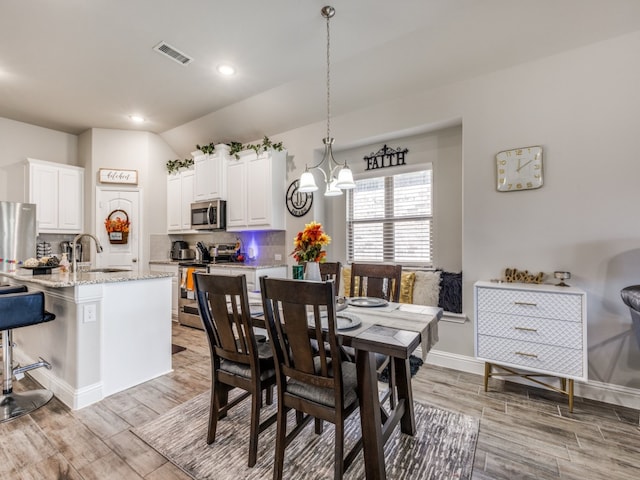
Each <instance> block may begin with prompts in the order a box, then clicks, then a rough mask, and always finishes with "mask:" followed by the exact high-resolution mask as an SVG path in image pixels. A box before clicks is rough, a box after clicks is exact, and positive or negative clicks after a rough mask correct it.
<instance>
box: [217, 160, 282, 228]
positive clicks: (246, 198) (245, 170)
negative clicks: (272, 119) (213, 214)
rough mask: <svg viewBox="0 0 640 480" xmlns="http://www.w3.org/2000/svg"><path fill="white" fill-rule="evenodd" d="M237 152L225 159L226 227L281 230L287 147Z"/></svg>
mask: <svg viewBox="0 0 640 480" xmlns="http://www.w3.org/2000/svg"><path fill="white" fill-rule="evenodd" d="M238 156H239V158H236V157H235V156H231V157H229V158H228V160H227V231H231V232H233V231H242V230H284V229H285V228H286V225H285V211H286V208H285V205H284V201H285V192H286V188H285V187H286V185H285V184H286V166H287V165H286V162H287V153H286V151H283V152H276V151H268V152H264V153H261V154H260V155H257V154H256V152H254V151H253V150H245V151H243V152H240V153H239V154H238Z"/></svg>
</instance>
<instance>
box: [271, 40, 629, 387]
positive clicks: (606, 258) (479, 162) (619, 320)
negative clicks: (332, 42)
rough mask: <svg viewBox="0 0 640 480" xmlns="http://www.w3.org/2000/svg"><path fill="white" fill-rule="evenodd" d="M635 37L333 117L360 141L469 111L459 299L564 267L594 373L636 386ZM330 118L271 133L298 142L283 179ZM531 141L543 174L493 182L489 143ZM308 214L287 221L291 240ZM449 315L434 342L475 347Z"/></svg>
mask: <svg viewBox="0 0 640 480" xmlns="http://www.w3.org/2000/svg"><path fill="white" fill-rule="evenodd" d="M638 51H640V32H636V33H634V34H630V35H626V36H623V37H619V38H616V39H612V40H609V41H606V42H602V43H598V44H594V45H591V46H588V47H585V48H580V49H577V50H574V51H570V52H567V53H564V54H561V55H557V56H553V57H549V58H545V59H542V60H539V61H536V62H532V63H527V64H523V65H520V66H517V67H514V68H510V69H507V70H502V71H499V72H495V73H492V74H490V75H486V76H482V77H479V78H476V79H472V80H469V81H465V82H461V83H457V84H453V85H449V86H446V87H443V88H439V89H437V90H433V91H426V92H424V93H423V94H422V95H418V96H412V97H407V98H403V99H400V100H398V101H395V102H390V103H385V104H380V105H374V106H372V107H371V108H368V109H366V110H362V111H357V112H352V113H351V114H349V115H345V116H341V117H336V118H334V119H333V121H332V131H333V132H334V136H335V137H336V144H337V145H350V144H351V145H357V144H362V142H363V141H366V139H370V138H376V137H381V136H386V137H387V138H388V137H389V135H396V133H395V132H403V131H406V130H416V129H418V130H419V129H425V130H428V129H433V130H437V126H438V125H440V124H442V123H444V124H447V123H449V122H451V121H452V120H455V119H462V126H463V137H462V138H463V141H462V144H463V153H462V158H463V162H462V179H463V234H462V242H463V247H462V249H463V257H462V270H463V274H464V308H465V312H466V313H467V315H469V316H470V317H471V318H473V313H474V312H473V289H472V287H473V283H474V282H475V281H477V280H483V279H490V278H496V277H500V276H501V275H502V273H503V271H504V268H505V267H516V268H519V269H527V270H530V271H536V272H537V271H544V272H547V273H548V274H550V275H551V274H552V272H553V271H555V270H568V271H570V272H572V276H573V277H572V279H571V281H570V283H571V284H572V285H575V286H579V287H581V288H583V289H584V290H586V291H587V293H588V319H589V335H588V338H589V377H590V379H592V380H597V381H600V382H604V383H611V384H616V385H622V386H626V387H632V388H638V387H640V375H639V373H638V372H639V371H640V347H639V346H638V345H637V344H636V343H635V341H634V340H633V338H632V336H631V335H630V330H629V329H630V327H631V321H630V317H629V313H628V310H627V309H626V307H625V306H624V304H623V303H622V301H621V300H620V295H619V292H620V289H621V288H623V287H625V286H627V285H632V284H638V283H640V222H638V221H637V218H638V216H639V215H640V213H639V212H638V206H639V205H640V187H639V185H638V179H640V159H639V158H638V153H637V152H638V140H637V138H638V112H640V95H638V93H637V91H638V85H640V56H638V55H637V52H638ZM322 127H323V126H322V124H320V123H319V124H315V125H312V126H308V127H304V128H300V129H297V130H293V131H289V132H286V133H283V134H282V135H280V136H278V137H277V140H278V141H284V144H285V145H286V147H287V148H288V149H289V152H290V154H292V156H293V158H292V163H291V165H290V166H289V180H291V179H293V178H295V177H297V176H299V175H300V173H301V172H302V170H303V168H304V162H305V161H308V160H306V159H308V158H309V157H310V156H311V155H312V154H313V150H312V149H313V148H317V146H318V144H319V143H320V139H321V138H322V137H323V128H322ZM397 135H399V133H398V134H397ZM274 138H275V137H274ZM529 145H541V146H542V147H543V149H544V172H545V173H544V174H545V179H544V186H543V187H542V188H541V189H538V190H532V191H525V192H510V193H498V192H497V191H496V190H495V166H494V161H495V160H494V158H495V154H496V153H497V152H499V151H501V150H505V149H509V148H515V147H522V146H529ZM289 219H290V220H291V217H290V218H289ZM309 219H311V217H308V218H302V219H299V220H293V221H290V222H289V223H288V231H287V238H288V240H287V241H289V240H290V239H292V238H293V235H294V234H295V232H297V231H298V230H299V229H300V228H301V227H303V226H304V223H305V221H308V220H309ZM551 281H553V279H551ZM441 326H442V328H441V334H440V342H439V345H438V348H439V349H440V350H444V351H447V352H451V353H454V354H461V355H469V356H473V324H472V323H471V322H467V323H466V324H463V325H458V324H441Z"/></svg>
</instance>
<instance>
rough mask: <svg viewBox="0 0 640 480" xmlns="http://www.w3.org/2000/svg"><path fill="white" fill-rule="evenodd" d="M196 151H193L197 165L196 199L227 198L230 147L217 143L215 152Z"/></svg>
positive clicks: (194, 196) (199, 200)
mask: <svg viewBox="0 0 640 480" xmlns="http://www.w3.org/2000/svg"><path fill="white" fill-rule="evenodd" d="M194 153H195V152H194ZM194 153H192V155H193V161H194V165H195V183H194V189H193V198H194V201H196V202H201V201H205V200H226V198H227V163H228V157H229V147H228V146H227V145H216V151H215V152H214V153H213V154H204V153H200V154H199V155H198V154H194Z"/></svg>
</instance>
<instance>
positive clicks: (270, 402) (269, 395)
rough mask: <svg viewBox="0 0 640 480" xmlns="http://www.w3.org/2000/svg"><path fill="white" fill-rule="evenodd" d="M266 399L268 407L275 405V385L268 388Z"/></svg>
mask: <svg viewBox="0 0 640 480" xmlns="http://www.w3.org/2000/svg"><path fill="white" fill-rule="evenodd" d="M265 397H266V401H267V405H273V385H271V386H270V387H269V388H267V390H266V392H265Z"/></svg>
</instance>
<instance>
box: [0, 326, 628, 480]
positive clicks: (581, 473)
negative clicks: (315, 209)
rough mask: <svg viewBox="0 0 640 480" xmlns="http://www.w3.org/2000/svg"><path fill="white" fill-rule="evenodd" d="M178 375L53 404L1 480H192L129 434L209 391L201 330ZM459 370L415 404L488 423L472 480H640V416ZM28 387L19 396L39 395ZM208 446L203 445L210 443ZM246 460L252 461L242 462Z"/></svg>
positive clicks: (9, 454) (17, 432)
mask: <svg viewBox="0 0 640 480" xmlns="http://www.w3.org/2000/svg"><path fill="white" fill-rule="evenodd" d="M173 336H174V340H173V343H175V344H177V345H182V346H185V347H187V349H186V350H185V351H183V352H180V353H177V354H176V355H174V356H173V367H174V371H173V372H172V373H171V374H168V375H164V376H162V377H160V378H157V379H155V380H153V381H150V382H147V383H145V384H142V385H139V386H137V387H134V388H131V389H129V390H126V391H124V392H121V393H118V394H116V395H113V396H111V397H109V398H107V399H105V400H103V401H101V402H99V403H97V404H95V405H92V406H89V407H87V408H84V409H82V410H78V411H70V410H69V409H68V408H66V407H65V406H64V405H62V404H61V403H60V402H59V401H57V400H56V399H55V398H54V399H53V400H52V401H51V402H49V404H47V405H46V406H45V407H43V408H41V409H39V410H37V411H36V412H33V413H32V414H31V415H27V416H24V417H21V418H19V419H16V420H13V421H11V422H6V423H3V424H0V479H2V480H4V479H7V480H8V479H11V480H16V479H21V480H43V479H46V480H48V479H56V480H66V479H72V480H76V479H87V480H89V479H91V480H93V479H100V480H109V479H114V480H116V479H117V480H123V479H124V480H130V479H131V480H135V479H147V480H170V479H171V480H175V479H179V480H184V479H188V478H189V477H187V476H186V475H185V474H184V473H182V472H181V471H180V470H178V469H177V468H176V467H174V466H173V465H172V464H171V463H169V462H167V461H166V460H165V459H164V458H163V457H162V456H160V455H159V454H157V453H156V452H155V451H154V450H152V449H151V448H149V447H148V446H147V445H146V444H145V443H144V442H142V441H140V440H139V439H138V438H137V437H136V436H135V435H133V434H132V433H131V432H130V429H131V428H132V427H135V426H137V425H141V424H143V423H145V422H147V421H149V420H151V419H153V418H155V417H157V416H158V415H160V414H162V413H164V412H166V411H167V410H169V409H171V408H173V407H175V406H176V405H179V404H180V403H183V402H185V401H187V400H189V399H190V398H192V397H194V396H195V395H197V394H199V393H201V392H203V391H205V390H207V389H208V388H209V381H210V380H209V379H210V374H209V349H208V346H207V343H206V339H205V336H204V333H203V332H201V331H200V330H195V329H191V328H188V327H182V326H179V325H174V328H173ZM490 386H491V388H490V391H489V392H487V393H485V392H484V389H483V387H482V378H481V377H480V376H478V375H472V374H468V373H462V372H458V371H455V370H448V369H445V368H439V367H433V366H429V365H425V366H423V367H422V368H421V369H420V371H419V372H418V374H417V375H416V376H415V378H414V383H413V388H414V398H415V399H416V400H417V401H422V402H425V403H431V404H433V405H436V406H439V407H441V408H446V409H449V410H454V411H458V412H462V413H466V414H469V415H473V416H476V417H478V418H480V419H481V420H480V435H479V439H478V447H477V450H476V455H475V463H474V472H473V478H474V479H478V480H481V479H529V478H532V479H533V478H536V479H547V478H549V479H553V478H560V479H580V480H584V479H589V480H594V479H606V480H613V479H621V480H624V479H629V480H637V479H638V478H640V428H639V426H638V424H639V423H638V422H639V419H638V415H639V412H638V411H637V410H632V409H628V408H622V407H616V406H613V405H608V404H603V403H599V402H594V401H589V400H583V399H579V398H577V399H576V402H575V406H574V412H573V414H570V413H569V412H568V408H567V403H566V398H565V397H563V396H561V395H559V394H556V393H554V392H550V391H546V390H542V389H534V388H526V387H524V386H520V385H516V384H513V383H509V382H503V381H501V380H499V379H491V383H490ZM33 387H34V384H33V382H32V381H30V380H29V379H28V378H25V380H22V381H21V382H17V383H16V384H15V390H16V391H19V390H23V389H25V388H33ZM203 441H204V439H203ZM239 457H240V458H244V454H242V455H239Z"/></svg>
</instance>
